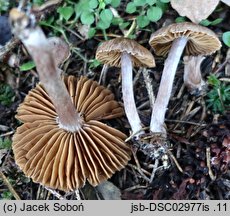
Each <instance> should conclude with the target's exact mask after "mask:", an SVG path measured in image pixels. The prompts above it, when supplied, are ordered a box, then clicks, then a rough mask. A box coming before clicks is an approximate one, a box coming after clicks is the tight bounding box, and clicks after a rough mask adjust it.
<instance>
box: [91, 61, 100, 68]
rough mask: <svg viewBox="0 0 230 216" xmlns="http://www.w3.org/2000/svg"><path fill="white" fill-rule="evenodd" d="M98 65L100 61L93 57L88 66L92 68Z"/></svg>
mask: <svg viewBox="0 0 230 216" xmlns="http://www.w3.org/2000/svg"><path fill="white" fill-rule="evenodd" d="M99 65H101V62H100V61H98V60H97V59H93V60H92V62H91V63H90V65H89V68H92V69H94V68H96V67H98V66H99Z"/></svg>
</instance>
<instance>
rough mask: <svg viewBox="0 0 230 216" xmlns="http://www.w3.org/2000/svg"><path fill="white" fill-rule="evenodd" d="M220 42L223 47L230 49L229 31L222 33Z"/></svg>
mask: <svg viewBox="0 0 230 216" xmlns="http://www.w3.org/2000/svg"><path fill="white" fill-rule="evenodd" d="M222 40H223V42H224V44H225V45H227V46H228V47H230V31H227V32H224V34H223V35H222Z"/></svg>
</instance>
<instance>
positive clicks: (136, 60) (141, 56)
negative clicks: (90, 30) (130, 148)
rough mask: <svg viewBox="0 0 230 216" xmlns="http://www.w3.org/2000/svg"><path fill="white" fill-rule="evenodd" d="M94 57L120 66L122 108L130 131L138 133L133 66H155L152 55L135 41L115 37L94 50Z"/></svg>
mask: <svg viewBox="0 0 230 216" xmlns="http://www.w3.org/2000/svg"><path fill="white" fill-rule="evenodd" d="M96 59H98V60H99V61H101V62H102V63H104V64H107V65H110V66H116V67H121V75H122V96H123V101H124V109H125V114H126V116H127V119H128V121H129V123H130V126H131V129H132V133H133V134H135V136H136V137H138V135H139V134H140V131H141V129H142V123H141V120H140V118H139V115H138V111H137V108H136V104H135V99H134V93H133V73H132V68H133V67H155V60H154V57H153V55H152V54H151V53H150V52H149V51H148V50H147V49H146V48H144V47H143V46H141V45H140V44H138V43H137V42H136V41H134V40H131V39H128V38H115V39H112V40H109V41H105V42H103V43H102V44H101V45H100V46H99V47H98V49H97V51H96Z"/></svg>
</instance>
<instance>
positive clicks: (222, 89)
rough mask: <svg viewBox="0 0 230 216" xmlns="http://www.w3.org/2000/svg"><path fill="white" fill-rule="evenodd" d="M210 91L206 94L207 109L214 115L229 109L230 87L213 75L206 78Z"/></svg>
mask: <svg viewBox="0 0 230 216" xmlns="http://www.w3.org/2000/svg"><path fill="white" fill-rule="evenodd" d="M208 83H209V85H210V87H211V90H210V91H209V92H208V94H207V100H206V101H207V107H208V108H210V109H212V111H213V112H214V113H224V112H225V111H226V110H228V109H229V108H230V85H226V84H225V83H222V82H221V81H220V80H219V79H218V78H217V77H216V76H215V75H210V76H209V77H208Z"/></svg>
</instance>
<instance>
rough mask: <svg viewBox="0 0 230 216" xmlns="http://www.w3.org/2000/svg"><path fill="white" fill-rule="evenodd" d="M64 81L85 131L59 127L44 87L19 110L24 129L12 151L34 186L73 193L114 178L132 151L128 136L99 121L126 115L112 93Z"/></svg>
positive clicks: (93, 85)
mask: <svg viewBox="0 0 230 216" xmlns="http://www.w3.org/2000/svg"><path fill="white" fill-rule="evenodd" d="M64 82H65V84H66V87H67V89H68V91H69V93H70V95H71V97H72V100H73V103H74V105H75V107H76V110H77V111H78V112H79V113H80V114H81V116H82V121H83V125H82V128H81V129H80V130H79V131H77V132H69V131H66V130H64V129H61V128H59V126H58V122H57V113H56V111H55V109H54V106H53V104H52V102H51V100H50V98H49V96H48V94H47V93H46V92H45V90H44V88H43V87H42V85H41V84H38V85H37V86H36V87H35V89H33V90H31V91H30V92H29V94H28V95H27V96H26V98H25V100H24V102H23V103H22V104H21V105H20V106H19V108H18V113H17V116H16V117H17V119H19V120H20V121H22V122H23V123H24V124H23V125H21V126H20V127H18V128H17V131H16V133H15V134H14V136H13V145H12V148H13V152H14V156H15V160H16V163H17V164H18V166H19V167H20V168H21V169H22V171H23V172H24V173H25V175H26V176H28V177H31V178H32V179H33V181H34V182H38V183H41V184H43V185H45V186H48V187H51V188H54V189H60V190H64V191H70V190H75V189H77V188H80V187H82V186H84V184H85V182H86V181H88V182H89V183H90V184H91V185H93V186H96V185H97V184H99V183H101V182H102V181H104V180H106V179H108V178H110V177H111V176H112V174H113V173H114V172H116V171H118V170H120V169H122V168H123V167H124V166H125V165H126V164H127V163H128V161H129V159H130V147H129V146H128V145H127V144H126V143H125V142H124V141H123V140H124V139H125V138H126V135H125V134H123V133H121V132H120V131H118V130H116V129H114V128H112V127H110V126H108V125H106V124H104V123H101V122H99V121H98V120H100V119H111V118H114V117H117V116H121V115H122V114H123V109H122V108H121V107H120V105H119V103H118V102H116V101H115V100H114V95H113V94H112V93H111V91H109V90H108V89H106V88H105V87H103V86H100V85H98V84H97V83H96V82H95V81H92V80H88V79H87V78H84V77H81V78H80V79H79V80H78V79H77V78H75V77H73V76H69V77H65V78H64ZM63 106H65V105H64V104H63Z"/></svg>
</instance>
